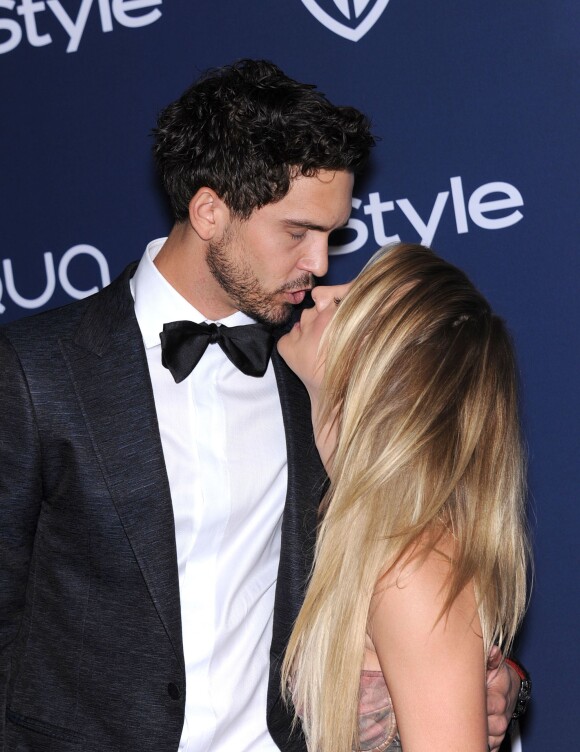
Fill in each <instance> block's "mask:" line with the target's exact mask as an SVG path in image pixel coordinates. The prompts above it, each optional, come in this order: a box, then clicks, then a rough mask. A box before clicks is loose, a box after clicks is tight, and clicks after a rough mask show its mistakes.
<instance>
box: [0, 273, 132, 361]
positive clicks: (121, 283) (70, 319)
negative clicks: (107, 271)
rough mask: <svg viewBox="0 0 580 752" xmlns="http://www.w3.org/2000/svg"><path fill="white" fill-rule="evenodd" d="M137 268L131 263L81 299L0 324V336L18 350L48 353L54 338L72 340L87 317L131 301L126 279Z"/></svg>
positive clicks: (98, 314)
mask: <svg viewBox="0 0 580 752" xmlns="http://www.w3.org/2000/svg"><path fill="white" fill-rule="evenodd" d="M135 268H136V264H131V265H130V266H129V267H127V269H125V271H124V272H123V273H122V274H121V275H120V276H119V277H117V279H115V280H114V281H113V282H111V284H110V285H108V286H107V287H104V288H103V289H102V290H99V291H98V292H96V293H94V294H93V295H90V296H89V297H87V298H84V299H83V300H76V301H74V302H72V303H68V304H67V305H64V306H61V307H59V308H54V309H52V310H50V311H43V312H42V313H37V314H35V315H33V316H27V317H25V318H22V319H18V320H17V321H13V322H10V323H9V324H5V325H4V326H0V337H1V338H2V339H3V340H4V341H8V342H9V343H10V344H11V345H12V347H13V348H14V350H16V351H17V352H19V353H36V354H39V353H40V352H47V351H48V352H49V351H50V349H51V346H53V345H54V344H55V343H56V342H57V341H59V340H63V339H71V338H73V337H74V336H75V335H76V333H77V332H78V331H79V328H80V327H82V325H83V322H85V321H86V320H87V319H88V320H89V321H91V320H92V319H93V318H99V316H100V317H102V318H103V319H104V318H106V316H107V313H108V312H109V313H110V317H114V316H115V315H116V314H117V313H118V309H119V303H118V302H117V301H118V300H119V299H122V300H124V301H125V303H126V302H127V301H128V300H129V301H130V293H129V279H130V277H131V276H132V273H133V272H134V269H135Z"/></svg>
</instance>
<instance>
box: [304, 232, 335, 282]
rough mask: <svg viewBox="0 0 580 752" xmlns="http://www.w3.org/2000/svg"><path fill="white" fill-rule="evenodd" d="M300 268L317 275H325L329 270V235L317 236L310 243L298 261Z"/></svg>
mask: <svg viewBox="0 0 580 752" xmlns="http://www.w3.org/2000/svg"><path fill="white" fill-rule="evenodd" d="M298 268H299V269H301V270H302V271H305V272H309V273H310V274H314V276H315V277H324V275H325V274H326V272H327V271H328V236H326V235H324V236H321V237H320V238H316V239H315V240H314V241H313V242H312V243H311V244H310V246H309V247H308V249H307V251H306V252H305V253H304V255H303V256H302V258H301V259H300V261H299V262H298Z"/></svg>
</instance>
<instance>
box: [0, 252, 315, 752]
mask: <svg viewBox="0 0 580 752" xmlns="http://www.w3.org/2000/svg"><path fill="white" fill-rule="evenodd" d="M134 268H135V267H134V266H133V267H130V268H128V269H127V270H126V271H125V273H124V274H123V275H122V276H121V277H120V278H119V279H118V280H116V281H115V282H113V284H111V285H110V286H109V287H108V288H106V289H104V290H102V291H101V292H99V293H98V294H97V295H95V296H93V297H91V298H88V299H87V300H84V301H79V302H77V303H73V304H72V305H69V306H66V307H64V308H61V309H58V310H56V311H51V312H48V313H45V314H41V315H40V316H35V317H32V318H29V319H24V320H22V321H19V322H16V323H14V324H11V325H9V326H8V327H6V328H5V329H4V330H3V331H2V333H1V336H0V711H1V710H2V709H3V708H4V707H6V713H5V714H4V712H0V726H1V721H3V720H4V715H5V716H6V717H5V724H6V728H5V731H4V735H0V740H2V739H3V740H4V743H3V746H2V744H0V750H2V752H48V751H49V750H50V752H69V751H70V752H72V751H73V750H74V751H75V752H81V751H82V752H85V751H86V752H149V751H150V752H176V750H177V748H178V745H179V739H180V735H181V730H182V725H183V715H184V700H185V696H184V692H185V672H184V661H183V648H182V639H181V620H180V605H179V583H178V574H177V558H176V549H175V531H174V522H173V511H172V505H171V498H170V493H169V484H168V480H167V473H166V469H165V465H164V461H163V454H162V448H161V441H160V437H159V429H158V425H157V420H156V414H155V405H154V401H153V393H152V389H151V383H150V380H149V374H148V370H147V363H146V359H145V352H144V349H143V346H142V339H141V334H140V331H139V328H138V325H137V321H136V319H135V315H134V311H133V300H132V298H131V295H130V291H129V278H130V276H131V274H132V273H133V271H134ZM273 359H274V365H275V370H276V377H277V380H278V387H279V392H280V400H281V404H282V413H283V417H284V425H285V429H286V437H287V449H288V492H287V499H286V506H285V511H284V517H283V527H282V553H281V559H280V568H279V576H278V585H277V590H276V603H275V617H274V635H273V640H272V650H271V672H270V686H269V691H268V709H267V712H268V725H269V728H270V731H271V733H272V736H273V738H274V739H275V741H276V742H277V744H278V745H279V746H280V747H281V749H284V750H287V751H288V752H299V750H300V751H302V750H304V743H303V740H302V738H301V737H300V736H299V735H293V736H291V737H290V736H289V729H290V725H289V717H288V714H287V713H286V711H285V710H284V708H283V705H282V703H281V701H280V692H279V676H278V669H279V663H280V659H281V656H282V655H283V652H284V649H285V646H286V643H287V640H288V636H289V633H290V630H291V627H292V624H293V621H294V619H295V617H296V615H297V612H298V609H299V607H300V604H301V601H302V597H303V592H304V587H305V581H306V578H307V575H308V571H309V568H310V565H311V560H312V549H313V543H314V529H315V524H316V508H317V504H318V501H319V498H320V494H321V489H322V484H323V482H324V474H323V469H322V466H321V464H320V460H319V458H318V454H317V452H316V450H315V448H314V442H313V437H312V427H311V423H310V417H309V402H308V396H307V394H306V392H305V391H304V389H303V387H302V385H301V384H300V382H299V381H298V379H297V378H296V377H295V376H294V375H293V374H292V373H291V372H290V371H289V370H288V369H287V368H286V366H285V365H284V363H283V362H282V361H281V359H280V358H279V356H278V355H277V353H274V355H273ZM264 712H265V713H266V709H264Z"/></svg>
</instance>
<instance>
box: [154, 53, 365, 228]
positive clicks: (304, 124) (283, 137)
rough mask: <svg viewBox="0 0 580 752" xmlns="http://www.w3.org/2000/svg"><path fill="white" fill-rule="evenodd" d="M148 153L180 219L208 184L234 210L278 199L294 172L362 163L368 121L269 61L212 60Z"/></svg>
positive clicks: (162, 124)
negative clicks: (222, 63)
mask: <svg viewBox="0 0 580 752" xmlns="http://www.w3.org/2000/svg"><path fill="white" fill-rule="evenodd" d="M153 133H154V135H155V144H154V148H153V152H154V155H155V160H156V163H157V168H158V170H159V173H160V175H161V179H162V181H163V185H164V187H165V190H166V192H167V194H168V196H169V199H170V202H171V206H172V209H173V213H174V215H175V219H176V221H177V222H181V221H183V220H185V219H186V218H187V216H188V206H189V202H190V200H191V198H192V197H193V196H194V195H195V193H196V192H197V191H198V190H199V188H201V187H202V186H208V187H209V188H212V189H213V190H214V191H215V192H216V193H217V194H218V196H220V198H222V199H223V201H224V202H225V203H226V205H227V206H228V208H229V209H230V211H231V212H232V213H233V214H234V215H235V216H236V217H238V218H240V219H247V218H248V217H249V216H250V215H251V214H252V212H253V211H254V209H259V208H260V207H262V206H265V205H266V204H269V203H272V202H275V201H279V200H280V199H282V198H284V196H285V195H286V194H287V193H288V191H289V190H290V185H291V182H292V180H293V179H294V178H295V177H297V176H298V175H304V176H312V175H316V173H317V172H318V171H319V170H348V171H351V172H353V173H357V172H359V171H360V170H361V169H362V168H363V167H364V165H365V163H366V162H367V159H368V156H369V150H370V148H371V147H372V146H373V145H374V143H375V141H374V138H373V136H372V135H371V132H370V122H369V120H368V119H367V118H366V117H365V116H364V115H363V114H362V113H361V112H359V111H358V110H356V109H354V108H353V107H337V106H335V105H333V104H331V103H330V102H329V101H328V99H327V98H326V97H325V96H324V94H322V93H321V92H320V91H316V87H315V86H314V85H312V84H301V83H298V82H297V81H294V80H293V79H291V78H288V76H286V75H285V74H284V73H283V72H282V71H281V70H280V69H279V68H278V67H277V66H276V65H274V64H273V63H271V62H268V61H266V60H247V59H246V60H240V61H239V62H237V63H235V64H233V65H229V66H225V67H223V68H218V69H213V70H210V71H208V72H207V73H205V74H204V75H203V76H202V77H201V78H200V79H199V80H198V81H197V82H196V83H194V84H193V85H192V86H191V87H190V88H189V89H187V91H186V92H185V93H184V94H183V95H182V96H181V97H180V98H179V99H178V100H177V101H175V102H173V103H172V104H170V105H169V106H168V107H166V108H165V109H164V110H163V111H162V112H161V114H160V115H159V118H158V121H157V127H156V128H155V129H154V131H153Z"/></svg>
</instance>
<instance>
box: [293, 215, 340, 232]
mask: <svg viewBox="0 0 580 752" xmlns="http://www.w3.org/2000/svg"><path fill="white" fill-rule="evenodd" d="M347 222H348V218H347V219H346V220H345V222H344V223H343V224H340V225H338V226H337V227H325V226H324V225H316V224H314V223H313V222H309V221H308V220H304V219H284V220H282V224H284V225H286V227H303V228H304V229H305V230H316V231H317V232H332V230H338V229H339V228H340V227H344V225H345V224H346V223H347Z"/></svg>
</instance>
